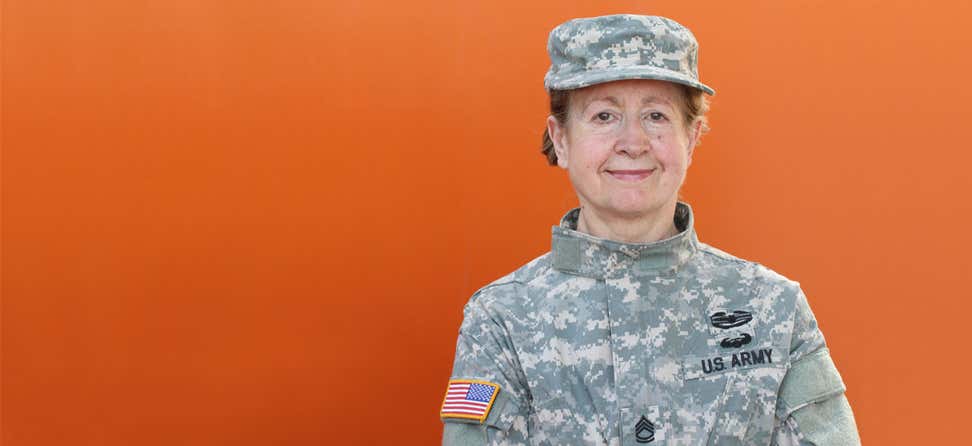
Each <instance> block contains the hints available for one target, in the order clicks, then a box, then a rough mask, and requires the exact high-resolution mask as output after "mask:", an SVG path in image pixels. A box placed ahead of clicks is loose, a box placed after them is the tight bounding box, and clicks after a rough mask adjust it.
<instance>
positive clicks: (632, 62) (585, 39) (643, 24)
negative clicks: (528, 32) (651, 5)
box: [544, 14, 715, 95]
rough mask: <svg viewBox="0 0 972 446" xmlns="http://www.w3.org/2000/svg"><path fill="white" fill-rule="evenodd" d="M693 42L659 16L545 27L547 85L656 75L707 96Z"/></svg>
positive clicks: (559, 87)
mask: <svg viewBox="0 0 972 446" xmlns="http://www.w3.org/2000/svg"><path fill="white" fill-rule="evenodd" d="M698 50H699V44H698V42H697V41H696V40H695V36H693V35H692V32H691V31H689V30H688V29H687V28H685V27H684V26H682V25H680V24H679V23H678V22H676V21H674V20H672V19H668V18H665V17H657V16H643V15H632V14H617V15H609V16H602V17H593V18H581V19H574V20H570V21H567V22H564V23H563V24H561V25H560V26H558V27H556V28H554V29H553V31H551V32H550V38H549V40H548V41H547V52H548V53H549V55H550V70H549V71H548V72H547V75H546V77H545V78H544V86H545V87H546V88H547V90H572V89H575V88H582V87H586V86H589V85H594V84H599V83H603V82H610V81H616V80H620V79H658V80H663V81H670V82H675V83H679V84H684V85H688V86H690V87H693V88H697V89H699V90H702V91H704V92H706V93H708V94H710V95H712V94H715V91H714V90H713V89H712V88H710V87H709V86H707V85H705V84H702V83H701V82H699V69H698V62H699V58H698Z"/></svg>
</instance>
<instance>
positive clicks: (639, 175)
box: [607, 169, 655, 183]
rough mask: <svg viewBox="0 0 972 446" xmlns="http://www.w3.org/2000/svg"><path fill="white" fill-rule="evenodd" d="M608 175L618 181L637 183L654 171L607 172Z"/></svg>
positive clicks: (628, 170)
mask: <svg viewBox="0 0 972 446" xmlns="http://www.w3.org/2000/svg"><path fill="white" fill-rule="evenodd" d="M607 173H608V174H610V175H611V176H612V177H614V178H615V179H617V180H619V181H624V182H627V183H637V182H638V181H641V180H644V179H645V178H648V177H650V176H651V175H652V174H653V173H655V169H627V170H608V171H607Z"/></svg>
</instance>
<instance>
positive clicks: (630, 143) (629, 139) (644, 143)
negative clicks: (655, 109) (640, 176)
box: [615, 118, 651, 158]
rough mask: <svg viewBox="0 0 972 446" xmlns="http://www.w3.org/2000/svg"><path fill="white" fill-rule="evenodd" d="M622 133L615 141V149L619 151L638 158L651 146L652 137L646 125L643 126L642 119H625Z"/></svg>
mask: <svg viewBox="0 0 972 446" xmlns="http://www.w3.org/2000/svg"><path fill="white" fill-rule="evenodd" d="M620 133H621V134H620V135H618V139H617V141H616V142H615V150H616V151H617V152H619V153H623V154H625V155H628V156H629V157H631V158H637V157H639V156H641V155H642V154H644V153H645V152H647V151H648V150H649V149H650V148H651V146H650V141H651V139H650V138H649V135H648V132H647V131H646V130H645V128H644V126H642V123H641V120H640V119H637V118H631V119H625V122H624V125H623V126H622V127H621V129H620Z"/></svg>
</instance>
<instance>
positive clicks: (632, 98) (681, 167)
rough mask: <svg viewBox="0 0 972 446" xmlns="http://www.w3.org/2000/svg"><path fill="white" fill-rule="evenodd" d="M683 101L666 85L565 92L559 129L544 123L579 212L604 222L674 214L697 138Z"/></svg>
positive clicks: (634, 83)
mask: <svg viewBox="0 0 972 446" xmlns="http://www.w3.org/2000/svg"><path fill="white" fill-rule="evenodd" d="M682 95H683V93H682V90H681V87H680V86H678V85H676V84H673V83H670V82H665V81H657V80H642V79H636V80H624V81H616V82H608V83H604V84H598V85H593V86H590V87H586V88H582V89H578V90H574V91H573V92H571V96H570V107H569V110H568V117H567V122H566V124H565V125H563V126H562V125H560V123H558V122H557V120H556V119H555V118H554V117H552V116H551V117H549V118H548V119H547V129H548V131H549V132H550V137H551V139H552V140H553V143H554V150H555V151H556V153H557V158H558V164H559V165H560V167H562V168H564V169H567V171H568V175H569V177H570V181H571V183H572V184H573V186H574V190H575V191H576V192H577V197H578V199H579V200H580V203H581V206H582V207H583V208H584V209H585V212H594V213H596V214H597V215H598V217H599V218H601V219H603V220H606V221H610V220H618V219H621V220H630V219H637V218H644V217H652V216H659V215H665V214H669V215H670V214H671V213H674V210H675V204H676V202H677V200H678V190H679V188H680V187H681V186H682V182H683V181H684V180H685V173H686V170H687V169H688V166H689V164H690V163H691V160H692V150H693V149H694V148H695V143H696V141H697V139H698V133H699V125H698V123H696V125H693V126H692V128H689V126H688V125H687V124H688V123H686V122H685V118H684V117H683V115H682V108H681V107H683V105H682V102H683V99H682Z"/></svg>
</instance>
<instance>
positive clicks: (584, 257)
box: [551, 202, 699, 279]
mask: <svg viewBox="0 0 972 446" xmlns="http://www.w3.org/2000/svg"><path fill="white" fill-rule="evenodd" d="M578 216H580V208H576V209H571V210H570V211H569V212H567V214H566V215H564V218H562V219H561V220H560V225H559V226H554V227H553V231H552V232H553V242H552V248H551V251H552V252H553V267H554V268H556V269H558V270H561V271H564V272H567V273H571V274H577V275H581V276H585V277H591V278H595V279H604V278H611V277H618V276H620V275H624V274H635V275H642V274H658V273H659V272H662V271H663V270H671V269H678V267H679V266H681V265H682V264H684V263H685V262H686V261H688V259H689V258H690V257H692V254H694V253H695V251H697V250H698V249H699V240H698V237H696V234H695V228H694V226H693V223H694V222H693V217H692V208H691V207H690V206H689V205H688V204H686V203H682V202H679V203H678V204H677V205H676V207H675V227H676V228H677V229H679V230H680V231H681V232H679V233H678V234H676V235H675V236H672V237H670V238H667V239H664V240H659V241H657V242H652V243H622V242H616V241H613V240H607V239H602V238H597V237H594V236H591V235H588V234H584V233H582V232H578V231H577V218H578Z"/></svg>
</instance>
